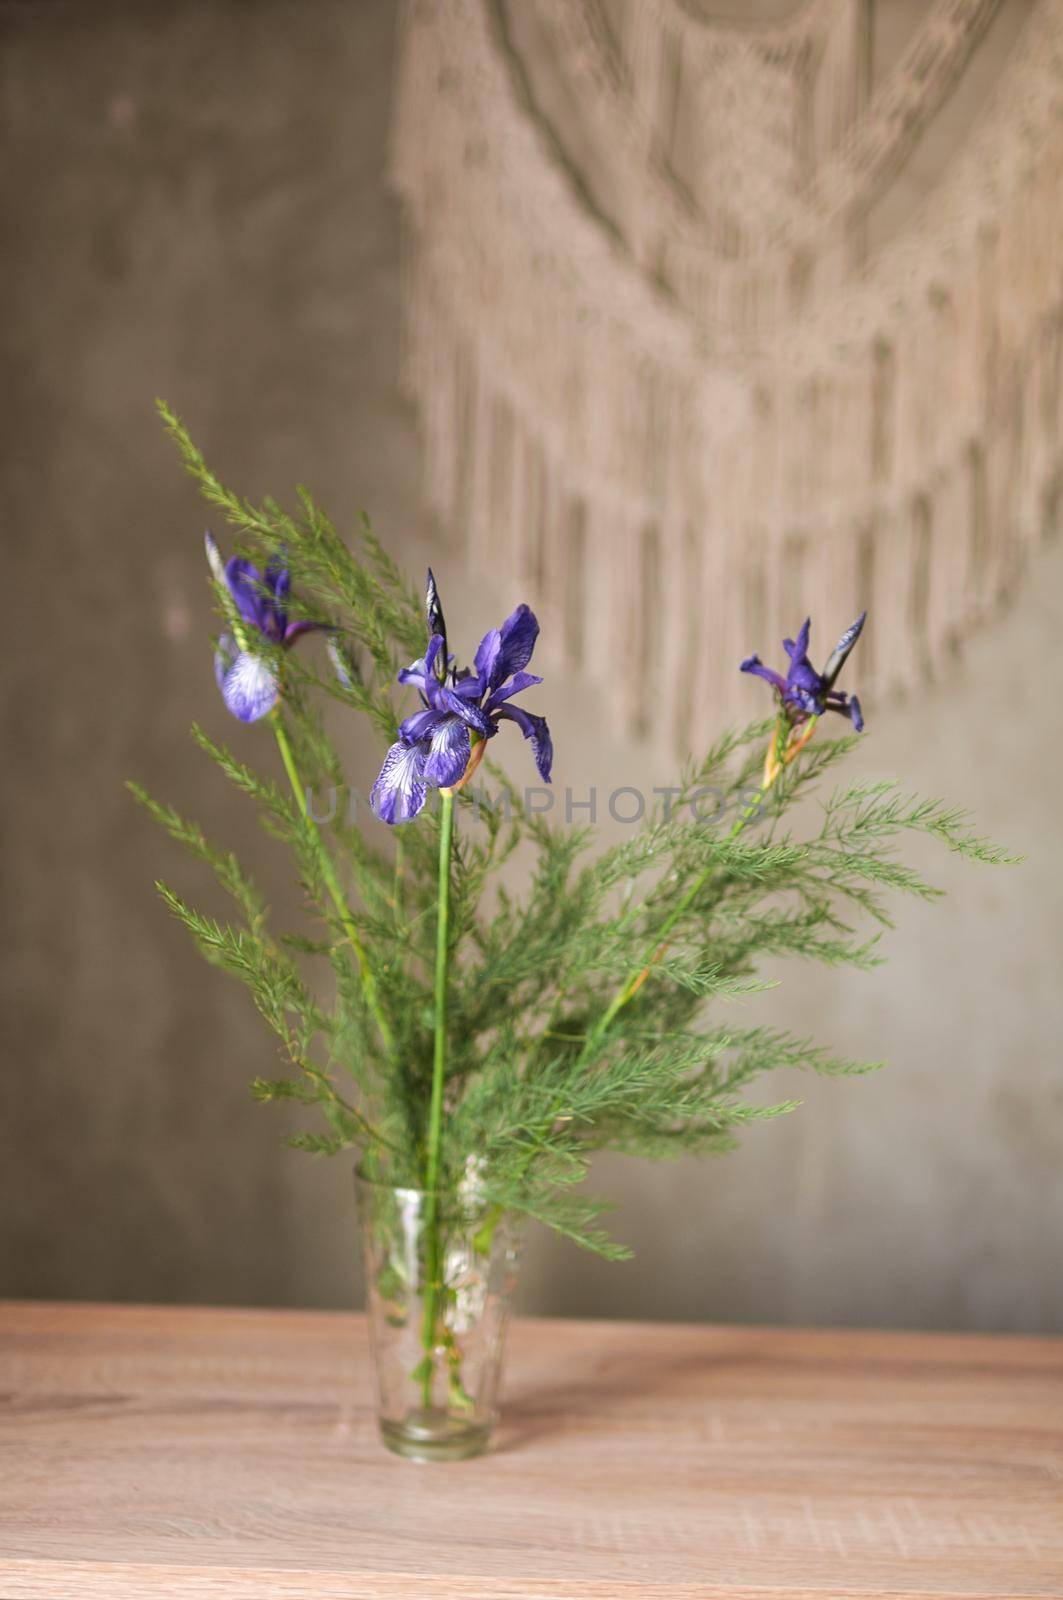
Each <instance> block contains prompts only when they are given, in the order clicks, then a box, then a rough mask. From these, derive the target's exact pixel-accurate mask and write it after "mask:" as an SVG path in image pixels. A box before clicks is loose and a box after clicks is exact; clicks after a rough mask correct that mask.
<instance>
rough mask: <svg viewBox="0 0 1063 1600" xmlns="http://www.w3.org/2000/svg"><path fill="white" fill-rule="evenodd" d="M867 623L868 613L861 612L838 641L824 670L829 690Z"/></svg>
mask: <svg viewBox="0 0 1063 1600" xmlns="http://www.w3.org/2000/svg"><path fill="white" fill-rule="evenodd" d="M866 621H867V612H866V611H861V613H860V615H859V616H858V617H857V619H856V621H855V622H851V623H850V624H849V626H848V627H847V628H846V630H845V632H844V633H843V634H842V636H841V638H840V639H839V640H838V643H837V644H836V645H835V646H834V649H833V650H832V651H831V653H830V657H829V659H828V661H827V665H826V666H825V667H824V668H823V681H824V682H825V683H826V685H827V688H828V689H830V688H833V686H834V683H835V680H836V679H837V676H838V674H839V672H840V671H841V670H842V668H843V667H844V665H845V662H846V659H847V657H848V655H849V652H850V651H851V650H852V648H853V645H854V644H855V643H856V641H857V639H859V637H860V634H861V633H862V631H863V627H864V623H865V622H866Z"/></svg>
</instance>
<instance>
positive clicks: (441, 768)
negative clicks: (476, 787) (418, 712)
mask: <svg viewBox="0 0 1063 1600" xmlns="http://www.w3.org/2000/svg"><path fill="white" fill-rule="evenodd" d="M471 752H472V741H471V740H470V738H469V730H468V728H467V727H466V726H465V724H464V723H463V722H459V721H458V719H457V717H446V718H445V719H444V720H443V721H442V722H441V723H440V724H439V726H438V728H437V729H436V730H435V732H434V733H433V735H432V740H431V743H430V745H429V748H428V755H427V757H426V758H425V764H424V781H425V782H426V783H427V784H430V785H431V786H432V788H433V789H449V788H450V786H451V784H454V783H457V782H458V781H459V779H460V778H461V775H462V773H463V772H464V771H465V768H466V767H467V766H468V764H469V756H470V754H471Z"/></svg>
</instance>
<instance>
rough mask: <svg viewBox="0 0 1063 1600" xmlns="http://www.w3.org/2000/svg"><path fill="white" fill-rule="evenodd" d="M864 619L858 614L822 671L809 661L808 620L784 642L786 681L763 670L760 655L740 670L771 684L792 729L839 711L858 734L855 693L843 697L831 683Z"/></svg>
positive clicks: (859, 719) (859, 715) (860, 721)
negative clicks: (787, 665) (795, 636)
mask: <svg viewBox="0 0 1063 1600" xmlns="http://www.w3.org/2000/svg"><path fill="white" fill-rule="evenodd" d="M866 619H867V612H866V611H861V613H860V615H859V616H858V617H857V619H856V621H855V622H854V623H852V624H851V625H850V626H849V627H848V628H846V630H845V632H844V633H843V634H842V636H841V638H840V639H839V640H838V643H837V644H836V645H835V647H834V649H833V650H832V651H831V654H830V658H829V659H828V661H827V664H826V666H825V667H824V668H823V671H822V672H817V671H816V669H815V667H814V666H813V665H812V663H811V661H809V659H808V638H809V634H810V633H811V631H812V620H811V618H806V619H805V622H804V624H803V626H802V628H801V631H800V633H799V634H798V635H797V638H796V639H784V640H783V649H784V650H785V651H786V654H787V655H788V656H789V657H790V666H789V670H788V671H787V674H786V677H785V678H784V677H783V676H782V674H781V673H779V672H773V671H772V669H771V668H770V667H766V666H765V665H764V663H763V662H762V661H761V659H760V657H759V656H749V657H748V658H747V659H746V660H745V661H743V662H742V667H741V670H742V671H743V672H752V673H754V674H755V676H756V677H758V678H763V679H765V681H766V682H767V683H770V684H771V686H772V688H773V689H774V690H775V691H776V693H777V694H778V696H779V699H780V702H781V704H782V708H783V714H784V715H785V717H786V719H787V721H788V722H789V723H790V726H791V727H797V726H798V725H799V724H800V723H802V722H807V721H808V719H809V717H821V716H822V715H823V713H824V712H825V711H838V712H840V713H841V715H842V716H843V717H848V718H849V719H850V721H851V722H852V724H853V727H854V728H855V729H856V731H857V733H862V732H863V728H864V718H863V713H862V712H861V710H860V702H859V700H858V699H857V698H856V695H855V694H845V693H844V692H843V691H842V690H841V689H836V688H835V687H834V684H835V680H836V679H837V677H838V674H839V672H840V671H841V670H842V667H843V666H844V665H845V662H846V658H847V657H848V655H849V652H850V651H851V650H852V648H853V645H854V644H855V643H856V641H857V639H859V637H860V632H861V629H862V628H863V626H864V622H865V621H866Z"/></svg>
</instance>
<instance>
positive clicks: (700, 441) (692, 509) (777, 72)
mask: <svg viewBox="0 0 1063 1600" xmlns="http://www.w3.org/2000/svg"><path fill="white" fill-rule="evenodd" d="M996 9H997V7H996V5H995V4H994V3H993V0H936V3H928V4H927V6H926V11H925V16H924V17H923V19H922V20H921V23H920V25H919V28H918V30H917V32H916V34H915V36H914V37H913V39H912V41H911V43H910V46H909V48H908V50H907V52H906V53H905V54H904V56H903V57H902V58H901V59H900V60H899V61H898V63H897V65H896V66H895V68H894V69H893V70H891V71H890V72H889V73H888V74H887V75H886V76H885V78H884V79H883V80H882V81H881V82H879V83H878V84H877V85H876V87H875V89H874V92H873V93H872V92H871V90H870V87H869V73H868V33H867V29H868V13H867V0H810V3H808V4H806V5H804V6H802V7H800V8H799V10H798V11H797V13H796V14H795V15H792V16H791V17H790V19H789V20H788V21H787V22H786V24H785V25H780V26H775V27H753V26H741V25H736V24H731V23H724V22H720V21H714V20H713V19H712V17H711V16H710V15H709V14H707V13H705V12H703V11H702V9H701V8H700V7H699V6H698V4H697V3H696V0H411V3H410V4H409V6H408V9H407V13H406V19H405V25H404V29H403V34H402V45H401V58H400V73H399V92H398V98H397V102H396V112H395V124H394V139H393V175H394V179H395V181H396V183H397V185H398V188H399V191H400V193H401V195H402V198H403V201H404V207H405V215H406V218H407V223H408V237H409V251H408V281H407V290H406V295H407V308H408V318H407V325H408V335H409V338H408V351H407V357H408V361H407V371H408V375H409V379H410V382H411V384H412V387H413V390H414V393H415V394H416V397H417V399H418V401H419V405H420V411H421V416H422V420H423V425H424V441H425V461H426V472H427V486H428V492H429V495H430V498H431V502H432V505H433V507H434V509H435V510H436V512H437V513H438V514H439V515H440V517H441V518H442V519H443V521H444V522H445V523H446V524H447V525H448V526H450V527H452V528H453V529H454V530H455V531H456V532H457V533H459V534H460V535H461V536H462V537H464V538H466V539H467V540H468V550H469V555H470V557H471V558H474V559H476V560H480V559H484V558H489V559H490V561H491V563H492V565H493V566H494V568H495V569H496V570H497V571H499V572H500V573H501V575H502V577H503V578H504V579H506V580H507V583H508V581H509V580H510V579H511V580H512V586H513V588H514V591H515V592H516V591H517V590H519V592H520V593H521V595H524V594H527V595H528V598H530V599H532V600H533V601H534V603H535V604H536V605H537V606H538V607H540V608H541V609H542V611H543V612H545V613H546V616H545V618H544V620H545V621H546V622H547V623H548V624H549V626H548V627H547V628H546V630H545V631H546V634H547V636H548V639H552V640H553V641H554V648H555V649H557V650H558V651H559V653H560V654H561V655H563V657H564V659H565V660H566V661H567V662H568V663H569V664H571V665H573V666H575V667H578V668H582V670H584V671H585V672H586V673H587V674H588V675H589V676H590V677H591V678H593V679H594V680H596V681H598V682H599V683H600V684H601V687H602V689H603V691H605V692H606V693H607V694H608V696H609V697H610V699H611V702H612V705H613V707H614V710H615V714H616V716H617V718H618V719H620V721H621V723H622V725H623V726H624V727H625V728H626V729H627V731H630V732H633V733H636V734H638V735H641V736H645V737H652V738H653V739H655V740H660V741H662V742H665V741H667V742H674V743H676V744H677V745H678V746H679V747H681V748H685V747H686V746H687V745H688V744H689V743H691V742H693V743H695V744H698V743H702V742H703V739H704V733H705V729H706V728H708V727H717V726H718V725H719V722H720V719H721V716H727V715H732V714H735V713H736V712H738V711H739V710H740V709H741V708H742V707H743V706H745V707H746V708H748V705H749V701H748V699H747V698H745V697H744V696H742V691H741V689H740V680H739V679H738V677H737V674H736V671H735V669H736V664H737V662H738V660H739V659H740V658H741V657H742V656H743V655H745V654H746V653H748V652H749V651H750V650H753V649H758V650H760V651H761V652H762V653H763V654H764V655H765V657H766V658H767V659H774V658H775V657H776V656H777V655H778V653H779V652H778V641H779V639H781V637H782V636H783V634H786V633H792V632H793V631H794V630H795V629H796V626H797V625H798V623H799V622H800V620H801V617H802V616H803V615H804V613H805V612H806V611H809V610H812V611H814V612H815V614H816V616H817V618H819V619H820V627H821V629H826V630H827V631H828V632H830V631H832V630H838V631H840V629H841V627H842V626H843V625H844V624H845V623H847V622H848V621H849V620H850V619H851V616H852V615H853V614H854V613H855V611H856V610H857V609H859V607H860V606H862V605H864V604H866V605H868V606H869V607H870V608H871V609H872V613H873V618H874V627H873V629H872V630H869V633H868V636H867V638H866V640H865V643H864V644H862V646H861V662H860V668H861V670H860V688H861V691H862V692H867V693H868V694H869V696H870V695H872V694H874V693H876V692H877V693H878V694H880V695H881V694H882V693H883V692H886V691H890V690H893V689H903V688H909V687H911V686H913V685H914V684H916V683H918V682H920V681H923V680H925V679H926V678H927V676H929V675H932V674H933V673H934V671H935V669H936V668H937V667H938V665H939V664H940V662H941V661H942V658H943V656H944V654H945V653H946V652H947V651H948V650H949V649H950V648H951V647H952V646H953V645H954V644H955V643H956V641H957V640H958V639H959V638H960V637H961V636H962V634H963V632H964V630H965V629H966V628H967V627H968V626H969V625H971V624H972V623H973V622H975V621H977V620H978V619H979V618H980V617H982V616H984V615H985V614H986V613H987V611H988V610H989V609H990V608H991V607H992V606H993V605H995V604H996V603H997V602H998V601H999V600H1000V599H1001V598H1002V597H1003V596H1005V595H1006V594H1007V592H1008V590H1009V587H1010V586H1011V585H1012V584H1013V581H1014V578H1015V576H1016V573H1017V571H1018V569H1019V567H1020V564H1021V561H1022V558H1023V554H1024V552H1025V550H1026V549H1027V548H1028V546H1029V545H1030V544H1031V543H1032V542H1034V541H1036V540H1037V539H1038V538H1039V537H1040V536H1041V535H1042V533H1043V532H1044V531H1045V530H1046V529H1048V528H1050V527H1052V526H1053V525H1054V523H1055V519H1056V510H1057V502H1058V500H1059V494H1060V487H1061V483H1063V456H1061V404H1060V386H1061V378H1063V269H1061V263H1063V0H1038V3H1036V4H1035V5H1034V6H1033V7H1032V8H1031V10H1030V13H1029V16H1028V18H1027V20H1026V21H1025V23H1024V25H1023V28H1022V31H1021V34H1020V36H1019V37H1018V39H1017V41H1016V42H1015V43H1014V45H1013V46H1012V47H1011V49H1010V50H1009V52H1008V55H1007V59H1006V61H1005V62H1004V65H1003V67H1002V69H1001V71H1000V73H999V75H998V77H997V80H996V82H995V85H994V88H993V91H992V93H991V95H989V96H988V97H987V98H986V100H985V103H984V104H983V105H982V106H981V108H980V110H979V113H978V115H977V116H976V118H975V119H974V122H973V125H972V126H971V128H970V129H969V130H968V132H967V135H966V137H965V138H964V140H963V141H962V144H961V146H960V148H959V150H958V153H957V154H956V155H955V156H954V157H953V158H952V160H951V161H950V162H949V164H948V167H947V169H946V171H945V172H944V174H943V175H942V177H941V179H940V181H939V182H938V183H937V184H936V185H935V187H934V188H933V190H932V192H931V194H930V195H929V197H928V198H927V199H926V200H925V201H924V202H923V204H922V205H921V206H920V207H918V208H915V209H913V210H911V211H910V214H908V215H906V216H904V217H903V218H902V220H901V222H900V223H899V225H897V226H893V227H890V228H889V229H888V230H887V231H886V233H885V235H884V236H882V235H883V228H882V223H881V216H882V211H881V204H882V201H883V197H884V196H887V195H888V194H889V193H890V185H891V184H893V183H894V182H895V181H896V178H897V175H898V173H902V174H903V172H904V169H905V164H906V162H908V161H909V160H910V159H911V158H912V155H913V152H917V151H918V141H919V138H920V135H921V134H922V132H923V130H924V129H925V128H926V127H927V126H928V125H929V124H930V123H931V122H932V119H933V118H934V117H935V115H936V114H937V113H938V112H939V110H940V109H941V108H942V107H943V106H947V104H948V101H949V97H950V95H951V94H952V93H953V92H954V90H955V88H956V86H957V84H958V83H959V82H960V81H961V79H962V75H963V73H964V71H965V68H966V67H967V65H968V63H969V61H970V60H971V56H972V52H973V51H974V50H975V49H976V47H977V45H978V44H979V41H980V40H981V39H982V38H983V36H984V34H985V31H986V29H987V27H988V26H989V25H990V24H991V22H992V21H993V16H994V12H995V11H996ZM830 642H831V640H830V639H829V638H826V637H821V638H819V640H818V641H817V643H818V646H819V647H821V648H822V649H824V650H826V649H827V648H828V647H829V644H830Z"/></svg>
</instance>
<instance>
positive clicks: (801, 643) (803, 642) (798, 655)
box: [782, 617, 812, 661]
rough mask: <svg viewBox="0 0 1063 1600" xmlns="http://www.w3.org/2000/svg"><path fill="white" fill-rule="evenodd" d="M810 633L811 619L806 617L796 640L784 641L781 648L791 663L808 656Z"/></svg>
mask: <svg viewBox="0 0 1063 1600" xmlns="http://www.w3.org/2000/svg"><path fill="white" fill-rule="evenodd" d="M811 632H812V618H811V617H806V618H805V620H804V622H802V624H801V628H800V631H799V633H798V635H797V638H796V639H784V640H783V642H782V647H783V649H784V650H785V651H786V654H787V655H788V656H789V657H790V660H791V661H800V660H801V659H802V658H803V657H804V656H807V654H808V640H809V636H810V635H811Z"/></svg>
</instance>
